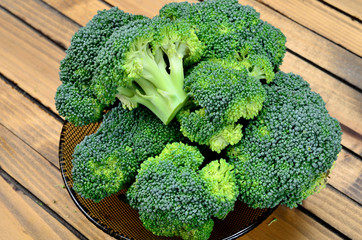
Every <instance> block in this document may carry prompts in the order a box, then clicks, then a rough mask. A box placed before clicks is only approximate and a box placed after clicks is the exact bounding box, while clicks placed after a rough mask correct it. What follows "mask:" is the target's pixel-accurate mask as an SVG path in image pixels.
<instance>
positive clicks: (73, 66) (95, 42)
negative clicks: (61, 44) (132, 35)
mask: <svg viewBox="0 0 362 240" xmlns="http://www.w3.org/2000/svg"><path fill="white" fill-rule="evenodd" d="M145 18H146V17H144V16H140V15H132V14H128V13H125V12H123V11H121V10H119V9H118V8H117V7H114V8H111V9H109V10H103V11H98V13H97V14H96V15H95V16H94V17H93V19H92V20H90V21H89V22H88V23H87V25H86V26H85V27H82V28H80V29H79V31H78V32H76V33H75V34H74V36H73V37H72V40H71V44H70V46H69V48H68V49H67V50H66V56H65V58H64V59H63V60H62V61H61V64H60V73H59V75H60V80H61V81H62V85H60V86H59V88H58V90H57V93H56V96H55V104H56V108H57V110H58V112H59V113H60V115H62V116H64V117H65V118H66V119H67V120H69V121H70V122H72V123H73V124H75V125H86V124H89V123H92V122H97V121H99V120H101V119H102V111H103V108H104V107H105V106H106V105H104V104H103V103H101V102H100V101H99V100H98V99H97V97H96V95H95V94H94V92H93V91H92V89H91V88H90V81H91V79H92V78H93V76H94V72H95V69H96V66H95V59H96V56H97V55H98V53H99V51H100V50H101V48H102V46H104V45H105V43H106V42H107V40H108V39H109V37H110V36H111V35H112V33H113V31H115V30H116V29H118V28H120V27H122V26H124V25H127V24H128V23H130V22H133V21H135V20H137V19H145Z"/></svg>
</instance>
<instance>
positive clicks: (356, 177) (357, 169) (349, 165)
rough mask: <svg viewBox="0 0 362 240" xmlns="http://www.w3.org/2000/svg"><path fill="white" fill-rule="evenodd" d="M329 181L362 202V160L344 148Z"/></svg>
mask: <svg viewBox="0 0 362 240" xmlns="http://www.w3.org/2000/svg"><path fill="white" fill-rule="evenodd" d="M328 183H329V184H331V185H332V186H333V187H335V188H336V189H338V190H339V191H341V192H343V193H344V194H346V195H347V196H349V197H350V198H352V199H353V200H355V201H356V202H358V203H359V204H362V161H361V160H360V159H357V158H356V157H355V156H353V155H352V154H350V153H348V152H347V151H345V150H342V151H341V152H340V154H339V156H338V160H337V161H336V163H335V166H334V169H333V170H332V171H331V174H330V177H329V179H328Z"/></svg>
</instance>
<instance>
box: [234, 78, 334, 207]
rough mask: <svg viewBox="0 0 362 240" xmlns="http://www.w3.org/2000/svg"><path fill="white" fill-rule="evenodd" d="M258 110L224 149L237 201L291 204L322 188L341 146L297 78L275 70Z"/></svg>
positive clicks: (320, 105) (321, 107) (318, 101)
mask: <svg viewBox="0 0 362 240" xmlns="http://www.w3.org/2000/svg"><path fill="white" fill-rule="evenodd" d="M265 89H266V91H267V98H266V100H265V102H264V106H263V109H262V110H261V112H260V114H259V115H258V116H257V117H256V118H255V119H254V120H251V121H250V122H249V124H248V126H247V127H246V128H245V131H244V137H243V139H242V140H241V141H240V142H239V143H238V144H236V145H235V146H233V147H230V149H228V156H229V157H230V159H231V163H232V164H234V165H235V171H236V176H237V179H238V185H239V191H240V195H239V199H240V200H241V201H243V202H245V203H247V204H249V205H250V206H252V207H255V208H258V207H260V208H265V207H274V206H276V205H278V204H284V205H286V206H288V207H296V206H297V204H300V203H301V202H302V200H304V199H306V198H307V197H308V196H309V195H311V194H313V193H315V192H318V191H319V189H321V188H323V187H324V186H325V179H326V176H327V175H328V172H329V169H330V168H331V167H332V165H333V162H334V161H335V160H336V159H337V155H338V153H339V152H340V150H341V145H340V142H341V128H340V126H339V124H338V121H337V120H336V119H334V118H332V117H331V116H330V115H329V114H328V111H327V110H326V108H325V103H324V101H323V100H322V98H321V97H320V96H319V95H318V94H317V93H315V92H312V91H311V90H310V87H309V84H308V83H307V82H306V81H304V80H303V79H302V78H301V77H300V76H298V75H294V74H285V73H283V72H279V73H278V74H276V77H275V79H274V81H273V83H271V84H270V85H265Z"/></svg>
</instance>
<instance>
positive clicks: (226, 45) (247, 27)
mask: <svg viewBox="0 0 362 240" xmlns="http://www.w3.org/2000/svg"><path fill="white" fill-rule="evenodd" d="M159 16H160V17H162V18H167V19H170V20H180V19H183V20H184V21H187V22H190V23H191V24H192V25H194V26H196V27H195V33H196V35H197V36H198V38H199V39H200V40H201V41H202V42H203V43H204V44H205V46H206V47H205V50H204V54H203V58H227V57H230V56H231V57H236V56H237V55H239V54H242V55H264V56H266V57H267V58H268V59H269V61H270V62H271V64H272V66H273V69H274V70H278V69H279V66H280V65H281V63H282V60H283V57H284V54H285V51H286V47H285V42H286V38H285V36H284V35H283V33H282V32H281V31H280V30H279V29H277V28H275V27H273V26H272V25H270V24H268V23H266V22H264V21H262V20H261V19H260V15H259V13H258V12H256V11H255V9H254V8H252V7H250V6H243V5H241V4H239V2H238V0H208V1H204V2H200V3H196V4H189V3H184V2H182V3H170V4H167V5H165V6H164V7H163V8H162V9H161V10H160V14H159Z"/></svg>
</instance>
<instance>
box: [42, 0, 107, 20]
mask: <svg viewBox="0 0 362 240" xmlns="http://www.w3.org/2000/svg"><path fill="white" fill-rule="evenodd" d="M43 1H44V2H46V3H47V4H49V5H50V6H52V7H53V8H55V9H57V10H58V11H60V12H62V13H63V14H64V15H65V16H67V17H69V18H71V19H73V20H74V21H75V22H77V23H79V24H80V25H82V26H84V25H85V24H86V23H87V22H89V20H91V19H92V18H93V16H94V15H95V14H97V11H98V10H104V9H109V8H110V6H109V5H108V4H106V3H104V2H102V1H99V0H87V1H84V0H43Z"/></svg>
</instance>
